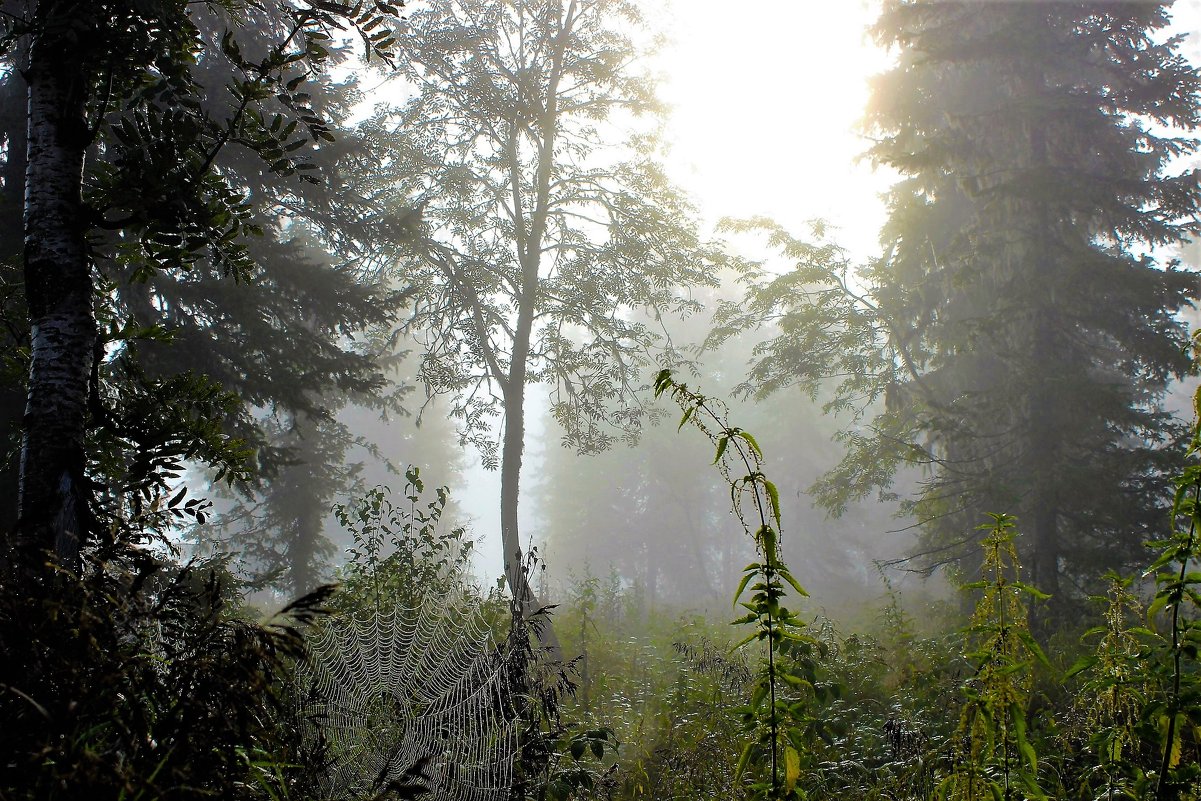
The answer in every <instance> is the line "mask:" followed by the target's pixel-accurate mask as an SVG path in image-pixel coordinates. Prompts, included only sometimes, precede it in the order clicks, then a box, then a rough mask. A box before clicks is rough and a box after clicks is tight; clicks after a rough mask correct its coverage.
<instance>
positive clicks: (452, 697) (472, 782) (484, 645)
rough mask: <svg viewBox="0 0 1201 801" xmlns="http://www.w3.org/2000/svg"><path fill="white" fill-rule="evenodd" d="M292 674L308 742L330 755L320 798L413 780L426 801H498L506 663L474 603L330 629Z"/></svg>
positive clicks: (506, 768) (509, 755)
mask: <svg viewBox="0 0 1201 801" xmlns="http://www.w3.org/2000/svg"><path fill="white" fill-rule="evenodd" d="M309 654H310V655H309V659H308V661H307V663H306V664H305V665H304V666H303V668H302V670H301V671H300V672H301V674H302V675H301V687H302V688H304V689H303V691H302V692H303V694H302V698H305V699H306V701H307V703H306V704H305V708H304V710H303V712H304V715H303V718H304V719H305V720H306V721H307V726H308V728H309V731H306V732H305V737H306V739H308V740H309V741H310V742H317V741H323V742H324V743H325V744H326V746H327V748H328V751H327V753H328V757H329V761H328V764H327V766H326V770H325V774H324V777H323V778H324V781H323V786H322V791H323V793H324V795H325V796H326V797H328V798H331V799H333V798H336V799H350V798H364V797H367V798H371V797H375V796H376V795H378V794H379V793H380V792H382V791H383V790H385V789H387V788H388V787H389V786H390V785H393V784H394V783H406V782H408V781H410V780H411V778H412V776H413V774H412V769H413V767H414V766H415V765H418V764H419V763H423V764H422V765H421V771H420V773H421V775H422V776H423V777H424V780H423V781H422V785H423V786H424V787H425V788H427V790H428V794H426V795H424V796H423V798H428V799H434V800H435V801H503V800H504V799H506V798H507V797H508V794H509V789H510V787H511V786H512V783H513V760H514V757H515V756H516V754H517V750H518V743H517V722H516V720H515V719H514V717H515V716H514V715H512V714H511V713H510V710H511V706H510V704H509V703H508V701H507V700H506V699H507V693H506V691H505V661H504V659H503V658H502V654H501V653H500V652H499V650H498V648H497V646H496V644H495V642H494V641H493V638H492V636H491V634H490V632H489V630H488V628H487V627H486V626H485V623H484V620H483V619H482V617H481V614H480V609H479V605H478V602H477V601H473V600H471V599H468V598H465V597H463V596H462V595H458V596H457V597H453V596H452V597H447V596H438V597H426V598H424V599H423V600H422V602H421V603H420V605H419V606H415V607H407V606H397V607H395V608H393V609H391V610H387V611H382V612H376V611H374V610H373V611H370V612H367V613H360V614H355V615H345V616H339V617H335V618H331V619H330V620H329V621H327V622H326V623H325V624H323V625H322V626H321V627H320V629H319V630H318V632H317V633H316V634H315V635H314V636H313V637H312V638H311V640H310V644H309Z"/></svg>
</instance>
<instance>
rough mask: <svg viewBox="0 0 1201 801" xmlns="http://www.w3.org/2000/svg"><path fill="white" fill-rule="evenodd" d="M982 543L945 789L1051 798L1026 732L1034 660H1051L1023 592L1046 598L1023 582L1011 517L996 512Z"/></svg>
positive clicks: (969, 799)
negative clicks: (967, 671) (966, 670)
mask: <svg viewBox="0 0 1201 801" xmlns="http://www.w3.org/2000/svg"><path fill="white" fill-rule="evenodd" d="M992 518H993V522H992V523H990V524H988V525H987V526H984V527H983V528H984V529H985V531H986V536H985V538H984V540H983V542H982V543H981V547H982V548H983V549H984V561H983V565H982V566H981V575H982V578H981V580H980V581H977V582H972V583H970V584H966V585H964V589H978V590H980V591H981V593H980V599H979V600H978V601H977V602H976V610H975V612H974V613H973V615H972V619H971V623H970V624H969V626H968V628H967V632H966V633H967V640H968V641H967V645H968V649H969V650H968V652H967V653H966V654H965V657H966V658H967V660H968V661H969V662H970V663H971V664H972V668H973V675H972V677H971V678H970V679H969V680H968V681H967V682H966V683H965V684H964V686H963V693H964V704H963V709H962V713H961V716H960V722H959V731H958V736H957V739H958V742H957V743H956V753H955V763H954V770H953V772H952V773H951V774H950V776H948V777H947V778H946V780H945V781H944V782H943V787H942V789H941V791H942V792H945V794H946V797H947V798H948V799H951V801H978V800H981V799H991V798H998V797H999V798H1004V799H1010V798H1015V797H1021V798H1037V799H1042V798H1046V795H1045V794H1044V792H1043V791H1042V789H1041V788H1040V787H1039V779H1038V757H1037V754H1036V753H1035V750H1034V748H1033V746H1032V745H1031V744H1030V738H1029V736H1028V735H1027V711H1026V710H1027V706H1028V704H1029V697H1030V690H1031V686H1032V681H1033V680H1032V673H1031V671H1032V669H1033V666H1034V665H1033V663H1034V662H1035V661H1036V660H1037V661H1041V662H1044V663H1045V662H1046V657H1045V656H1043V653H1042V649H1041V648H1039V646H1038V644H1037V643H1036V642H1035V641H1034V637H1033V636H1032V635H1031V633H1030V628H1029V624H1028V619H1027V618H1028V613H1027V611H1026V605H1025V603H1024V602H1023V597H1024V596H1031V597H1034V598H1037V599H1041V600H1045V599H1046V598H1047V596H1046V595H1044V594H1042V593H1040V592H1038V591H1037V590H1035V589H1034V588H1032V587H1030V586H1028V585H1026V584H1023V583H1022V582H1021V581H1020V580H1019V579H1018V572H1019V570H1020V565H1019V563H1018V560H1017V551H1016V549H1015V547H1014V543H1013V537H1014V523H1013V518H1011V517H1009V516H1008V515H1004V514H994V515H992Z"/></svg>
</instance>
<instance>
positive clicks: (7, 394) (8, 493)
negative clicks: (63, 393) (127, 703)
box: [0, 53, 29, 536]
mask: <svg viewBox="0 0 1201 801" xmlns="http://www.w3.org/2000/svg"><path fill="white" fill-rule="evenodd" d="M14 61H15V62H16V63H18V64H20V65H21V67H22V68H24V66H25V63H24V62H25V58H24V55H23V54H21V53H18V54H17V57H16V58H15V59H14ZM28 94H29V93H28V90H27V89H26V86H25V79H24V77H22V74H21V71H20V70H17V69H14V70H12V71H10V72H9V74H8V75H6V76H5V77H4V78H3V79H2V80H0V135H2V136H3V137H4V138H5V139H6V140H7V142H8V152H7V153H6V154H5V162H4V172H3V178H4V187H3V190H0V260H2V261H0V271H2V272H3V277H2V278H0V280H3V282H4V283H5V284H7V285H8V286H10V287H17V286H20V285H21V284H22V283H23V281H22V280H21V276H20V274H19V273H20V271H21V268H20V267H19V266H18V265H19V264H20V258H21V253H22V251H23V249H24V237H25V230H24V223H23V221H22V211H23V209H24V206H25V149H26V142H25V137H26V130H25V129H26V126H27V125H28V114H27V113H26V110H27V108H28V104H29V103H28ZM24 300H25V299H24V296H23V295H22V294H20V293H18V292H14V293H13V294H12V295H8V296H6V297H4V298H0V303H3V304H4V308H3V310H2V311H0V313H2V314H3V315H4V317H5V320H4V322H5V327H4V330H3V331H0V343H3V345H2V347H4V348H5V350H6V351H8V352H11V353H15V352H17V349H18V348H20V347H22V346H23V345H24V344H25V336H26V335H27V334H22V333H18V332H22V331H23V332H28V331H29V320H28V317H27V315H26V314H25V303H24ZM10 349H11V350H10ZM3 378H4V383H3V384H2V385H0V536H3V535H7V534H9V533H10V532H11V531H13V529H15V528H16V525H17V496H18V495H19V494H20V460H19V458H18V453H19V452H20V449H19V443H20V441H21V418H22V416H23V415H24V414H25V381H24V379H23V378H18V377H17V376H15V375H13V376H9V375H5V376H3Z"/></svg>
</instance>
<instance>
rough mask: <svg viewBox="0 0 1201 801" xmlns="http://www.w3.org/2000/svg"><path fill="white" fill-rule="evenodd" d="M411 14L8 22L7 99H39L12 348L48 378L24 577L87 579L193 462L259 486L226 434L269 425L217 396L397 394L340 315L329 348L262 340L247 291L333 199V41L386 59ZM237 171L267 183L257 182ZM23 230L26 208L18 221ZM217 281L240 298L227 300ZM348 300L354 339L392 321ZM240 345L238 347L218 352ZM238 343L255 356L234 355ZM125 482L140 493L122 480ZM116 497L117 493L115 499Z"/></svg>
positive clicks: (358, 292)
mask: <svg viewBox="0 0 1201 801" xmlns="http://www.w3.org/2000/svg"><path fill="white" fill-rule="evenodd" d="M399 6H400V4H399V3H394V2H393V3H382V4H376V5H373V6H372V7H371V8H370V9H366V10H364V9H362V8H360V9H358V10H355V9H353V8H352V7H351V6H346V7H342V6H339V5H336V4H329V3H313V4H309V3H305V2H289V1H288V0H281V2H276V3H269V4H254V5H253V6H250V5H242V4H239V3H234V4H223V5H221V6H217V5H213V6H197V5H195V4H190V3H186V2H180V1H179V0H152V1H151V2H138V3H131V2H123V1H122V0H109V1H107V2H106V1H104V0H101V1H100V2H92V1H91V0H86V1H84V2H80V1H79V0H44V1H43V2H37V3H33V2H11V3H8V4H6V6H5V11H6V15H5V17H4V29H3V40H2V41H3V43H4V45H5V51H4V52H5V55H6V57H7V58H8V60H9V63H10V64H12V65H14V66H15V67H16V69H12V70H10V71H9V72H8V74H7V75H6V76H5V88H6V97H9V98H10V99H14V98H15V97H17V96H18V95H20V94H22V91H21V84H22V83H25V84H27V94H28V98H29V101H28V112H27V114H25V115H24V122H25V124H26V130H27V132H28V141H29V146H28V150H27V152H28V161H27V163H26V164H25V169H24V175H23V177H24V180H23V182H22V188H23V190H24V196H25V202H24V226H23V228H24V236H23V239H24V241H23V243H22V246H21V248H20V249H19V250H20V252H21V253H23V257H24V282H23V283H24V286H23V290H24V291H23V293H20V294H22V295H23V297H20V298H17V299H10V298H9V297H7V296H6V298H5V300H6V318H7V319H9V320H11V319H12V318H13V316H19V314H20V308H19V307H20V305H21V302H22V301H23V302H24V304H25V305H26V306H27V309H28V314H29V321H30V330H31V331H32V336H30V337H29V338H28V339H27V340H25V341H24V342H22V339H24V337H23V336H22V335H21V333H20V331H19V328H17V327H14V326H9V331H8V335H9V336H12V337H13V339H14V344H16V345H17V346H18V355H17V357H16V359H15V360H16V361H20V360H21V358H22V355H23V354H27V364H28V370H29V371H28V383H27V405H26V409H25V413H24V426H23V443H22V447H21V483H20V493H19V509H18V517H19V522H18V526H17V531H18V532H19V534H18V536H17V537H16V539H15V540H13V541H10V542H9V543H8V544H9V546H10V548H9V550H10V553H9V561H10V563H12V564H16V565H22V566H33V565H37V564H40V563H41V562H42V561H43V560H42V559H41V558H40V557H38V556H37V554H38V553H40V552H42V551H44V550H46V549H50V550H52V551H54V552H55V553H56V554H57V558H58V559H59V560H60V561H61V562H62V563H63V564H64V565H66V566H68V567H72V566H75V565H77V563H78V556H79V551H80V547H81V543H82V542H83V541H84V540H85V539H86V538H87V537H88V536H89V535H92V534H97V535H101V534H104V532H106V531H109V532H111V531H112V527H111V526H108V525H101V524H99V523H98V522H97V521H98V519H99V517H102V516H104V515H105V514H112V513H114V511H116V512H117V513H118V514H117V516H118V517H120V516H121V515H122V514H124V513H125V512H128V511H130V507H131V505H132V507H133V511H135V512H136V511H137V510H138V508H139V507H141V508H145V507H155V506H156V504H158V503H159V502H158V500H156V499H158V498H161V497H162V496H163V495H164V494H165V493H166V492H167V490H168V488H169V487H168V484H169V480H170V478H171V476H172V475H173V474H174V475H177V474H178V469H179V466H180V464H181V462H182V460H183V459H185V458H199V459H201V460H205V461H209V462H211V463H214V464H215V465H216V466H217V467H218V468H219V470H220V471H221V472H223V473H226V474H241V473H242V472H243V471H244V469H245V466H246V464H247V458H248V457H249V456H250V452H249V449H248V447H247V445H246V444H245V443H239V442H237V441H236V440H231V439H230V437H229V432H228V431H222V430H221V429H220V426H219V425H218V426H217V427H213V426H212V425H211V424H210V423H211V420H212V419H213V418H214V417H215V418H217V419H218V420H222V419H225V420H230V421H232V422H233V423H234V424H235V425H234V427H235V428H236V427H237V425H236V423H237V421H238V420H241V421H243V422H245V421H246V420H247V419H248V418H247V415H246V413H245V409H246V408H247V407H245V406H243V407H239V405H238V403H237V401H236V399H234V398H233V397H232V396H229V395H227V394H222V391H221V390H220V389H219V384H218V383H217V382H226V381H227V380H228V379H229V377H230V376H239V375H241V376H261V375H263V374H264V373H269V372H270V366H271V365H285V367H284V368H283V369H284V370H291V371H297V369H298V368H300V369H301V370H302V371H303V372H302V373H301V374H302V375H303V376H307V377H309V378H312V377H313V376H317V375H320V376H321V378H320V379H318V380H317V384H318V385H323V384H329V383H333V384H335V385H339V386H344V387H350V386H358V387H367V386H370V385H372V384H373V383H374V382H375V381H376V379H374V378H372V377H371V375H370V372H371V371H370V359H369V357H368V356H367V355H365V354H357V358H356V354H355V353H354V352H353V351H351V350H348V349H347V348H345V347H343V346H342V345H341V343H338V342H337V341H336V340H331V339H330V338H329V336H328V332H329V330H330V327H328V326H325V320H324V319H322V318H321V316H320V315H321V312H320V311H319V310H318V311H306V313H308V314H310V315H311V316H312V317H316V318H317V320H318V324H317V325H310V326H309V330H310V331H311V332H313V335H312V336H306V335H305V333H304V332H293V333H292V334H291V335H290V337H289V338H288V339H287V340H282V339H280V338H278V337H276V338H273V339H268V338H264V337H257V336H255V325H254V324H255V323H259V324H261V325H260V326H259V328H258V330H260V331H261V330H263V328H270V327H271V325H272V324H278V323H279V322H280V321H279V320H278V319H277V318H276V317H275V316H274V315H273V314H272V313H271V312H270V311H265V309H269V308H270V306H257V307H256V306H255V304H254V301H255V300H259V301H261V300H263V298H264V297H265V296H267V295H268V293H266V292H263V293H259V294H257V295H256V293H255V292H254V291H253V290H248V289H247V290H246V291H245V292H244V294H243V295H235V293H234V292H232V291H230V290H237V289H246V286H252V285H253V284H254V281H253V280H252V279H253V278H255V277H257V275H259V272H258V269H257V268H258V265H257V264H256V261H255V258H254V255H253V254H252V253H251V252H250V247H249V246H248V244H247V237H248V235H253V234H257V233H259V232H260V231H261V230H262V229H263V228H264V227H265V226H266V227H274V231H273V233H275V234H276V236H275V237H273V238H272V239H273V240H274V241H278V242H279V243H280V245H279V247H280V248H282V249H283V250H287V248H288V247H289V246H288V243H287V241H288V239H289V238H290V237H289V236H286V235H283V234H284V230H285V229H286V228H287V227H288V225H287V224H285V223H283V222H282V218H283V215H285V214H286V213H287V212H288V210H289V208H290V207H289V205H288V201H289V200H291V201H292V206H291V208H294V207H295V205H296V199H297V198H298V197H300V195H301V193H300V192H299V191H298V190H297V187H298V186H299V185H301V184H302V183H303V182H304V181H303V179H306V178H307V179H308V182H312V181H315V179H313V178H312V177H311V176H310V175H309V172H310V171H311V170H312V169H315V168H316V167H317V165H315V164H313V163H312V162H311V160H310V157H311V156H315V155H317V154H318V153H320V150H319V149H318V148H317V147H316V145H317V143H325V142H327V141H328V140H331V139H332V138H333V137H332V134H331V133H330V129H329V125H328V124H327V121H326V119H325V117H323V115H322V112H321V110H319V109H315V108H314V107H313V103H312V102H311V101H312V98H313V94H312V93H310V92H309V91H308V90H309V89H310V88H311V86H312V84H313V83H314V82H316V81H317V80H319V79H318V78H316V77H315V76H319V75H320V74H321V71H322V69H323V68H324V67H325V66H327V65H328V63H329V62H330V61H331V60H332V59H333V57H334V56H333V55H332V53H333V51H332V49H331V45H330V42H331V41H332V38H333V36H334V35H335V34H337V33H338V30H339V29H340V30H346V29H352V30H357V31H358V32H359V33H362V35H363V39H364V41H366V42H367V43H368V46H369V48H370V50H371V52H372V53H375V54H384V55H386V53H387V51H388V48H389V47H390V45H391V43H392V38H391V34H390V33H388V32H387V30H386V29H385V30H378V29H379V28H380V25H379V21H380V20H382V19H384V18H387V17H390V16H396V15H397V14H398V8H399ZM369 29H371V30H374V31H375V32H368V31H369ZM214 76H216V77H217V78H218V79H217V80H216V81H209V79H212V78H213V77H214ZM206 81H208V82H206ZM11 107H12V104H11V103H6V108H11ZM5 121H6V124H7V126H8V127H7V129H6V132H7V133H8V141H9V145H10V147H9V149H8V157H7V159H6V168H7V169H6V175H5V178H6V181H5V192H6V196H7V197H10V198H11V197H12V196H13V194H14V193H15V191H16V189H17V182H16V178H17V177H18V176H17V175H16V167H17V165H18V164H19V163H20V160H19V158H17V157H16V156H14V155H13V150H12V147H11V146H12V145H13V143H15V142H19V140H20V134H19V133H15V132H18V131H19V130H20V123H21V117H20V116H18V115H15V114H6V115H5ZM326 147H328V145H326ZM235 153H236V154H237V155H236V156H234V155H233V154H235ZM238 158H241V159H244V162H243V163H244V164H248V165H249V166H247V167H246V168H245V169H241V170H238V169H236V168H235V164H236V161H237V159H238ZM278 178H290V179H291V181H292V188H291V190H290V191H288V192H282V191H279V190H278V186H279V184H278V183H276V184H275V188H276V191H274V192H270V191H263V190H264V187H265V186H266V185H267V184H269V183H274V182H275V181H276V179H278ZM268 199H270V203H268V202H267V200H268ZM330 207H332V205H331V206H330ZM12 211H13V209H12V207H11V203H10V204H8V205H7V206H6V208H5V213H6V215H8V216H7V217H6V219H9V220H11V219H12V218H11V214H12ZM256 215H257V216H256ZM6 230H7V229H6ZM326 230H327V231H328V229H326ZM13 250H16V249H14V248H12V247H11V246H10V245H6V247H5V251H6V252H12V251H13ZM293 255H294V252H293ZM298 261H299V260H297V261H293V262H292V264H293V266H294V267H295V269H293V270H291V271H290V273H286V274H281V273H279V272H277V273H274V274H273V280H272V282H271V283H273V286H272V287H271V289H272V290H273V291H272V292H271V293H270V296H271V297H273V298H277V300H276V304H277V305H276V306H275V308H276V309H279V308H283V307H284V304H288V303H291V304H296V303H297V300H298V298H307V295H306V292H307V290H309V289H310V288H311V287H310V286H307V285H306V281H307V280H310V279H313V278H314V275H315V273H313V272H312V271H309V272H307V273H306V271H305V269H303V264H302V263H300V264H299V265H298ZM327 273H328V271H327ZM217 276H221V277H223V278H225V279H226V280H225V281H223V282H215V281H210V280H209V279H212V278H214V277H217ZM235 283H241V284H242V286H235V285H234V284H235ZM328 283H329V282H327V284H328ZM332 283H333V284H338V281H336V280H335V281H333V282H332ZM281 287H282V288H284V289H285V291H284V292H282V293H280V292H279V290H280V289H281ZM222 290H225V291H226V293H227V294H226V295H225V296H222V294H221V292H222ZM339 291H341V292H342V294H341V295H340V296H335V299H334V300H333V301H332V304H333V305H334V306H335V307H340V308H339V309H338V315H340V317H339V319H338V320H337V321H336V322H335V323H334V325H333V330H336V331H338V334H339V335H342V334H346V333H348V331H347V330H346V329H345V328H344V327H340V326H344V325H345V321H346V320H348V319H356V316H358V315H364V316H363V317H361V319H364V320H367V321H369V322H368V323H367V324H368V325H369V324H370V323H371V322H379V321H381V320H382V319H385V318H386V317H387V315H388V312H387V311H381V310H380V304H379V303H378V302H377V301H378V300H379V295H378V293H377V292H374V291H372V290H371V289H369V288H363V287H358V286H355V282H354V281H353V280H350V281H345V280H344V281H342V282H341V285H340V288H339ZM302 302H303V301H302ZM348 309H349V311H348ZM97 314H99V321H98V320H97V316H96V315H97ZM292 316H293V317H295V316H296V315H295V314H293V315H292ZM231 325H232V327H234V328H235V332H229V331H224V332H223V335H220V336H219V335H218V332H222V331H223V329H225V328H227V327H229V326H231ZM238 331H240V332H241V333H243V334H245V336H233V335H231V334H233V333H236V332H238ZM164 337H176V339H177V344H178V340H188V339H189V337H192V338H197V337H198V338H200V339H208V340H209V342H208V344H209V345H211V347H209V348H208V349H207V350H206V349H199V350H198V349H191V350H188V349H186V348H181V349H179V350H174V351H173V353H174V356H170V355H168V356H159V355H158V354H156V351H158V345H159V344H160V343H159V342H158V341H157V340H161V339H162V338H164ZM281 343H282V344H284V345H289V346H290V347H287V348H282V349H281ZM256 346H262V347H263V348H264V350H257V351H256V350H255V348H256ZM163 352H167V351H165V350H164V351H163ZM185 352H186V355H181V354H185ZM234 354H237V355H234ZM262 355H266V356H269V357H270V358H263V359H258V358H257V357H258V356H262ZM181 359H182V360H184V361H185V364H184V365H183V366H184V367H185V368H189V367H190V368H193V370H194V372H193V373H192V374H191V377H189V378H185V377H181V376H178V375H177V373H178V372H179V368H180V366H181V365H180V364H179V361H180V360H181ZM322 360H324V361H322ZM165 363H170V368H165V367H164V364H165ZM160 367H163V369H160ZM201 375H207V376H208V378H201V377H200V376H201ZM227 383H230V384H232V383H234V382H232V381H229V382H227ZM294 383H295V385H296V386H297V388H296V389H294V390H293V391H292V392H291V393H290V394H286V395H285V398H284V402H285V403H291V404H292V405H293V407H294V408H301V409H304V408H305V404H304V403H303V402H302V400H303V398H304V396H305V392H306V390H307V389H308V386H306V381H304V380H301V381H298V382H294ZM307 383H308V384H309V385H311V384H312V383H313V382H312V381H311V380H310V381H308V382H307ZM252 385H253V381H249V380H248V381H243V382H242V385H241V386H236V387H234V388H235V389H237V390H239V391H240V392H242V395H243V400H244V401H245V402H246V404H248V405H254V404H260V403H264V402H271V401H274V400H275V399H276V398H275V396H273V395H272V394H271V392H269V391H268V392H259V393H258V394H255V393H254V392H253V391H248V388H249V387H250V386H252ZM10 386H11V385H10ZM259 386H260V387H261V386H262V385H261V384H260V385H259ZM272 391H274V390H272ZM173 393H176V395H175V396H173ZM178 393H183V395H182V396H180V395H178ZM122 424H127V425H126V427H124V428H122ZM243 430H244V431H249V430H250V429H249V428H247V427H245V426H244V427H243ZM248 439H250V438H248ZM114 476H117V477H119V478H120V480H113V481H110V480H108V479H109V478H111V477H114ZM96 477H101V478H104V479H105V483H106V484H107V487H106V490H105V492H104V493H101V494H100V495H99V496H97V495H96V494H95V493H94V491H93V484H92V481H93V479H94V478H96ZM106 502H107V504H108V506H107V508H102V507H104V506H105V504H106ZM162 505H163V506H165V505H166V504H165V499H164V500H163V503H162ZM188 508H193V507H188Z"/></svg>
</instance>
